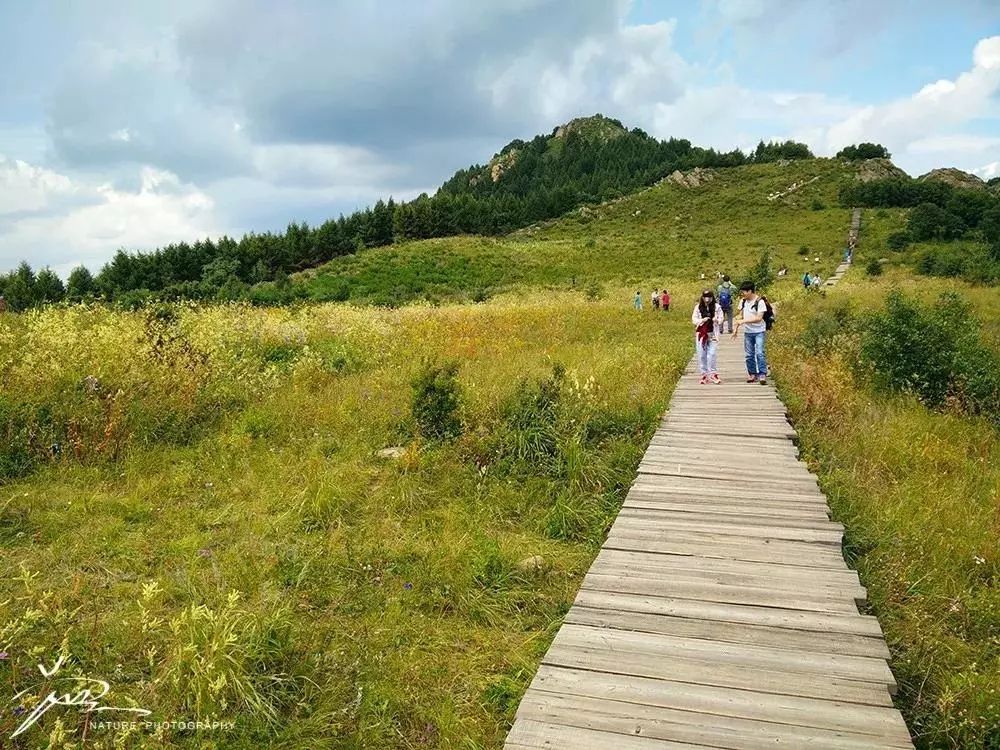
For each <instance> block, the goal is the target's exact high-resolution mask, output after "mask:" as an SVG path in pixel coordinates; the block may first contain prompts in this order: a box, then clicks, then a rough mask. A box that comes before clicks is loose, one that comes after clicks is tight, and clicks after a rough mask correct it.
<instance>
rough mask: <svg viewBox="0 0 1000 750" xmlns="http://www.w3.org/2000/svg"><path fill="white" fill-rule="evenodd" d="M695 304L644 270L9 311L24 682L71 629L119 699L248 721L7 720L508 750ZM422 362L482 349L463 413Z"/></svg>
mask: <svg viewBox="0 0 1000 750" xmlns="http://www.w3.org/2000/svg"><path fill="white" fill-rule="evenodd" d="M686 318H687V316H686V314H684V313H676V314H674V313H671V314H660V315H654V313H653V312H652V311H649V310H648V309H647V310H645V311H644V312H643V313H642V314H639V313H637V312H635V311H634V310H632V309H631V299H630V298H629V297H628V296H627V295H626V294H625V293H624V292H623V293H621V294H620V295H617V296H616V297H614V298H608V299H604V300H581V299H579V298H578V297H576V296H573V295H557V296H552V295H539V294H533V293H530V292H525V293H523V294H521V295H519V296H516V297H515V296H512V297H510V298H508V299H497V300H494V301H492V302H490V303H487V304H483V305H467V306H459V305H455V306H449V307H441V308H432V307H427V306H423V307H421V306H411V307H407V308H403V309H399V310H380V309H374V308H368V309H363V308H353V307H348V306H342V305H320V306H312V307H302V308H298V309H267V310H265V309H254V308H247V307H237V306H228V307H227V306H222V307H213V308H198V307H184V306H178V307H170V308H157V309H150V310H143V311H138V312H134V313H129V312H116V311H109V310H106V309H103V308H97V307H89V308H88V307H76V308H68V309H59V308H49V309H46V310H43V311H36V312H32V313H27V314H24V315H19V316H12V315H7V316H3V317H0V342H2V348H0V351H2V352H3V353H4V358H3V361H2V362H0V373H2V382H3V391H2V401H0V404H2V406H3V409H4V412H3V414H4V417H5V421H4V422H3V426H4V428H5V429H6V430H7V431H8V435H7V438H8V441H7V443H6V445H7V447H6V448H5V451H6V453H5V457H4V460H5V466H6V469H7V471H8V477H7V478H6V481H4V483H3V484H2V485H0V544H2V551H3V557H2V559H3V565H4V571H3V572H4V574H3V576H2V578H0V634H2V644H0V649H2V650H3V651H4V653H5V656H4V658H3V659H0V680H2V682H3V684H4V685H5V686H6V687H5V690H6V691H7V692H8V693H9V694H14V693H17V692H18V691H20V690H22V689H24V688H26V687H29V686H31V685H34V684H37V683H38V682H39V680H40V676H39V674H38V672H37V671H36V667H35V665H36V663H38V662H39V661H44V662H45V664H47V665H51V664H52V663H53V662H54V661H55V660H56V656H57V655H58V654H60V653H63V654H65V655H66V656H67V658H68V661H67V663H66V664H65V665H64V666H63V668H62V674H64V675H80V676H89V677H95V678H101V679H106V680H107V681H108V682H110V683H111V686H112V691H111V693H110V695H109V696H108V699H107V700H105V703H106V704H110V705H116V706H122V705H131V706H138V707H143V708H147V709H150V710H152V711H153V717H151V718H153V719H155V720H158V721H174V720H189V719H200V720H202V721H208V720H227V719H230V720H233V721H235V726H234V727H232V728H230V729H226V730H205V731H201V732H191V731H187V730H177V729H171V728H165V729H159V730H157V731H155V732H152V733H150V732H149V731H146V730H143V729H139V730H135V731H108V730H100V729H99V728H98V726H97V725H96V724H94V722H95V721H96V715H91V716H90V717H89V723H90V725H89V726H88V722H87V721H84V720H83V719H81V717H80V714H79V713H77V712H76V711H75V710H69V709H63V708H56V709H53V710H51V711H50V712H49V713H48V714H46V715H45V717H44V718H43V719H42V720H41V721H40V722H39V723H38V724H37V725H36V726H34V727H33V728H32V729H31V730H29V731H28V732H26V733H25V734H23V735H21V737H19V738H17V739H16V740H14V745H13V746H14V747H25V748H27V747H46V746H48V747H52V748H57V747H58V748H77V747H84V746H86V747H108V748H110V747H227V748H228V747H246V748H258V747H262V746H273V747H287V748H302V747H311V748H319V747H336V748H341V747H344V748H350V747H357V748H372V747H380V748H382V747H385V748H391V747H467V748H476V747H484V748H485V747H499V746H500V745H501V744H502V738H503V736H504V734H505V731H506V727H507V721H508V720H509V719H510V718H511V717H512V714H513V710H514V708H515V707H516V703H517V700H518V699H519V696H520V694H521V692H522V691H523V690H524V689H525V688H526V686H527V683H528V682H529V681H530V677H531V675H532V674H533V670H534V668H535V666H536V665H537V662H538V660H539V658H540V656H541V654H542V653H543V652H544V650H545V648H546V647H547V644H548V642H549V640H550V638H551V637H552V636H553V635H554V632H555V628H556V627H557V626H558V624H559V621H560V617H561V615H562V614H563V613H564V612H565V610H566V609H567V608H568V606H569V604H570V603H571V602H572V599H573V597H574V596H575V592H576V589H577V587H578V584H579V581H580V579H581V578H582V576H583V573H584V572H585V571H586V569H587V568H588V566H589V564H590V561H591V560H592V558H593V556H594V555H595V554H596V550H597V548H598V546H599V545H600V542H601V541H602V538H603V534H604V532H605V530H606V528H607V526H608V525H609V522H610V521H611V519H613V518H614V516H615V514H616V512H617V508H618V505H619V503H620V501H621V499H622V496H623V494H624V491H625V489H626V488H627V487H628V485H629V484H630V483H631V480H632V478H633V475H634V470H635V466H636V464H637V462H638V460H639V458H640V456H641V454H642V451H643V450H644V446H645V443H646V441H647V440H648V437H649V435H650V434H651V432H652V429H653V427H654V425H655V423H656V421H657V418H658V415H659V413H660V412H661V411H662V409H663V408H664V406H665V404H666V401H667V399H668V397H669V393H670V391H671V388H672V385H673V383H674V382H675V380H676V378H677V377H678V375H679V373H680V371H681V370H682V368H683V366H684V364H685V363H686V361H687V359H688V358H689V356H690V351H689V346H690V342H689V337H688V336H687V335H683V334H686V333H687V331H688V329H689V322H688V321H687V319H686ZM425 361H432V362H435V361H436V362H447V361H457V362H458V363H459V368H458V373H457V385H458V387H459V389H460V391H459V415H460V417H461V422H462V429H461V434H460V435H458V436H457V437H456V438H455V439H453V440H445V441H433V440H427V439H423V438H421V437H420V436H419V434H418V433H417V430H416V429H415V426H414V424H413V420H412V418H411V401H412V398H413V396H412V391H411V385H410V384H411V382H412V380H413V379H414V377H415V375H416V374H417V373H418V372H420V370H421V368H422V367H423V366H424V363H425ZM557 365H558V366H559V367H556V366H557ZM18 429H21V431H20V432H18V431H17V430H18ZM397 446H398V447H402V448H403V449H404V450H403V452H402V454H401V455H400V456H399V457H398V458H380V457H378V456H377V455H376V452H377V451H379V450H380V449H383V448H386V447H397ZM12 474H13V475H14V476H11V475H12ZM535 556H539V557H540V559H536V560H533V561H529V563H528V564H522V565H519V563H522V562H523V561H525V560H528V559H529V558H532V557H535ZM14 709H15V710H16V709H20V710H19V711H17V713H16V714H15V713H14V712H12V710H11V709H10V707H8V709H7V710H5V711H4V712H3V714H2V718H0V734H2V735H3V736H4V737H5V738H6V737H9V736H10V735H11V733H12V732H13V731H14V728H15V727H16V726H17V725H18V723H19V721H20V719H23V717H24V715H25V713H24V712H26V711H30V710H31V709H32V705H31V702H30V700H28V699H26V700H25V701H24V703H23V704H21V705H19V706H15V707H14ZM19 717H20V718H19ZM5 742H6V740H5Z"/></svg>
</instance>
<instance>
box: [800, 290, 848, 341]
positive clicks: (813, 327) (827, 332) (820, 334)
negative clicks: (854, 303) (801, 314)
mask: <svg viewBox="0 0 1000 750" xmlns="http://www.w3.org/2000/svg"><path fill="white" fill-rule="evenodd" d="M858 323H859V321H858V319H857V317H856V316H855V314H854V311H853V310H852V308H851V306H850V304H849V303H848V302H844V301H838V302H837V303H836V304H835V305H833V306H832V307H831V308H830V309H823V310H821V311H819V312H818V313H817V314H815V315H812V316H810V317H809V319H808V320H806V325H805V328H803V329H802V333H800V334H799V339H798V343H799V345H800V346H802V347H803V348H805V349H806V351H808V352H809V353H810V354H819V353H820V352H822V351H826V350H828V349H831V348H833V347H834V346H835V345H836V343H837V342H838V341H840V340H841V339H842V338H843V337H844V336H847V335H850V334H853V333H856V332H857V330H858Z"/></svg>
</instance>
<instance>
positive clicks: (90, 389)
mask: <svg viewBox="0 0 1000 750" xmlns="http://www.w3.org/2000/svg"><path fill="white" fill-rule="evenodd" d="M83 390H84V391H86V392H87V393H90V394H95V393H100V392H101V381H100V380H98V379H97V378H96V377H95V376H93V375H88V376H87V377H85V378H84V379H83Z"/></svg>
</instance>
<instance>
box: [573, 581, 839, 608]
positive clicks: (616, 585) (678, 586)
mask: <svg viewBox="0 0 1000 750" xmlns="http://www.w3.org/2000/svg"><path fill="white" fill-rule="evenodd" d="M583 590H592V591H609V592H621V593H626V594H640V595H645V596H666V597H671V598H674V599H695V600H697V601H700V602H717V603H720V604H746V605H752V606H761V607H781V608H783V609H789V610H804V611H806V612H841V613H844V614H856V613H857V611H858V610H857V607H856V606H855V604H854V600H853V599H851V598H848V597H845V596H841V595H837V594H832V593H828V592H825V591H819V592H804V591H803V592H799V593H798V594H795V595H793V594H792V593H791V592H790V591H788V590H776V589H765V588H757V587H753V586H727V585H724V584H718V583H708V582H699V581H688V580H684V579H682V578H680V577H677V578H672V579H670V580H669V581H665V580H663V579H662V578H644V577H643V576H641V575H609V574H605V573H587V575H586V576H585V577H584V579H583V584H582V585H581V591H583Z"/></svg>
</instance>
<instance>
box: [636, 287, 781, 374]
mask: <svg viewBox="0 0 1000 750" xmlns="http://www.w3.org/2000/svg"><path fill="white" fill-rule="evenodd" d="M650 299H651V302H652V304H653V309H655V310H664V311H669V310H670V294H669V292H667V290H666V289H664V290H662V291H660V290H653V293H652V295H651V297H650ZM635 309H636V310H641V309H642V292H640V291H636V293H635ZM736 310H738V311H739V318H738V319H735V321H734V318H735V311H736ZM773 321H774V308H773V307H772V306H771V303H770V302H768V300H767V298H766V297H764V296H759V295H758V294H757V291H756V286H755V285H754V283H753V282H752V281H744V282H743V283H742V284H740V286H739V288H738V289H737V287H736V285H735V284H733V283H732V281H730V279H729V277H728V276H723V277H722V283H721V284H719V286H718V287H717V288H716V289H705V290H704V291H703V292H702V293H701V297H699V298H698V301H697V302H696V303H695V306H694V310H693V311H692V313H691V322H692V323H693V324H694V327H695V339H694V345H695V351H696V353H697V355H698V371H699V373H700V375H701V378H700V380H699V383H700V384H701V385H706V384H708V383H715V384H719V383H721V382H722V378H720V377H719V370H718V365H717V352H718V347H719V336H721V335H722V334H723V333H724V332H725V333H729V334H731V335H732V337H733V338H734V339H735V338H736V337H737V336H738V335H739V332H740V329H741V328H742V329H743V351H744V354H745V357H746V368H747V382H748V383H760V384H762V385H766V384H767V360H766V358H765V354H764V339H765V335H766V333H767V331H768V330H770V328H771V325H772V323H773Z"/></svg>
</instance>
